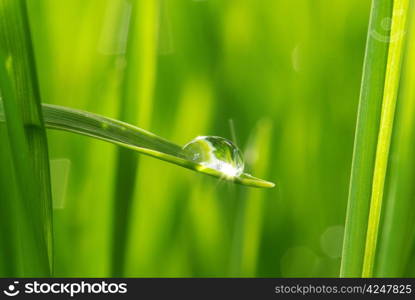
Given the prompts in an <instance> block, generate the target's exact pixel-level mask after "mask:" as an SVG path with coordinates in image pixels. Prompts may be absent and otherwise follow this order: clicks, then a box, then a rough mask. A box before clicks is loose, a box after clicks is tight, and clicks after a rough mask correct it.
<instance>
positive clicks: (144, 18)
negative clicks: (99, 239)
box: [111, 0, 158, 277]
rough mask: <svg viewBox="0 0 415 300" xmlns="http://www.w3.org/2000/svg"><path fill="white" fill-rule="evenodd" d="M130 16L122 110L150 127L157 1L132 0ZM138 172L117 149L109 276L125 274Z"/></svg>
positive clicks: (133, 158) (132, 158)
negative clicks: (110, 274)
mask: <svg viewBox="0 0 415 300" xmlns="http://www.w3.org/2000/svg"><path fill="white" fill-rule="evenodd" d="M131 5H132V15H131V21H130V22H131V23H130V30H129V38H128V45H127V54H126V62H127V66H126V69H125V72H124V78H123V83H122V85H121V91H122V95H121V111H120V115H119V118H120V119H121V120H123V121H125V122H128V123H132V124H137V123H139V124H140V125H141V126H143V127H149V125H150V124H149V123H150V116H151V110H152V100H153V89H154V77H155V76H154V73H155V64H156V57H155V56H156V52H157V51H156V37H157V35H156V29H157V15H158V12H157V10H158V1H143V0H138V1H131ZM137 169H138V156H137V155H136V154H135V153H134V152H132V151H128V149H125V148H119V149H118V153H117V166H116V177H115V182H114V185H115V188H114V196H113V207H114V210H113V222H114V223H113V236H112V241H111V242H112V245H111V248H112V260H111V273H112V276H114V277H120V276H123V275H124V267H125V256H126V247H127V238H128V233H129V226H130V218H131V204H132V201H133V197H134V188H135V182H136V177H137V176H136V175H137Z"/></svg>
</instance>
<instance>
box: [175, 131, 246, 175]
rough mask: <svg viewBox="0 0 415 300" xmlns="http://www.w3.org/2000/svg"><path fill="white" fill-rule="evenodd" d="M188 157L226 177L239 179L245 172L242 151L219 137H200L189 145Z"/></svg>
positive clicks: (186, 147) (187, 149) (187, 145)
mask: <svg viewBox="0 0 415 300" xmlns="http://www.w3.org/2000/svg"><path fill="white" fill-rule="evenodd" d="M183 150H184V152H185V155H186V157H187V158H188V159H189V160H191V161H194V162H196V163H198V164H200V165H202V166H205V167H208V168H211V169H215V170H217V171H219V172H221V173H223V174H224V176H225V177H228V178H229V177H237V176H239V175H241V174H242V173H243V171H244V160H243V156H242V152H241V150H239V148H238V147H237V146H236V145H235V144H234V143H232V142H231V141H230V140H227V139H225V138H222V137H219V136H198V137H197V138H195V139H193V140H192V141H190V142H189V143H187V144H186V145H185V146H184V147H183Z"/></svg>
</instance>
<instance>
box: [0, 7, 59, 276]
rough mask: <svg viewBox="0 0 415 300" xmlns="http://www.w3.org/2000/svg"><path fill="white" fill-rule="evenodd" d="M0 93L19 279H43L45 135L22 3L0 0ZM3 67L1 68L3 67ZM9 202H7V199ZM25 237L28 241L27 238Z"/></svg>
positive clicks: (46, 259)
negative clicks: (18, 218)
mask: <svg viewBox="0 0 415 300" xmlns="http://www.w3.org/2000/svg"><path fill="white" fill-rule="evenodd" d="M0 51H1V52H2V53H3V55H2V59H1V62H0V63H1V65H2V66H1V71H0V73H1V80H0V84H1V86H0V89H1V91H2V95H3V100H4V110H5V116H6V121H7V126H8V134H9V139H10V145H11V150H12V155H13V163H14V168H15V171H16V177H17V182H18V186H19V190H20V193H21V194H22V199H23V200H24V205H23V207H24V208H23V210H24V211H21V213H22V214H23V213H24V214H26V215H24V217H25V218H28V222H30V226H31V228H27V230H28V231H27V232H25V236H23V237H22V238H23V239H24V240H22V244H23V248H25V249H26V250H27V248H26V245H25V243H26V242H27V243H30V240H31V239H33V241H32V242H33V245H31V246H30V245H27V246H28V247H30V248H31V249H32V250H33V252H28V251H24V253H23V255H24V256H27V260H34V261H33V262H27V261H26V264H24V270H25V273H24V274H25V275H27V276H47V275H49V274H50V272H51V269H52V261H53V259H52V201H51V190H50V174H49V159H48V150H47V141H46V133H45V128H44V124H43V118H42V112H41V106H40V93H39V86H38V80H37V75H36V66H35V61H34V53H33V46H32V40H31V33H30V28H29V21H28V17H27V8H26V1H24V0H0ZM6 64H7V66H6ZM9 201H13V199H9ZM29 236H30V237H29Z"/></svg>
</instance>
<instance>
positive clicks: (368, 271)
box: [362, 0, 409, 277]
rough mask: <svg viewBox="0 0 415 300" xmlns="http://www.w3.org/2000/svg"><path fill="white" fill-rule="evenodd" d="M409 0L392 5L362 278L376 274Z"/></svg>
mask: <svg viewBox="0 0 415 300" xmlns="http://www.w3.org/2000/svg"><path fill="white" fill-rule="evenodd" d="M408 4H409V0H395V1H394V4H393V15H392V30H391V41H390V46H389V53H388V63H387V70H386V78H385V89H384V95H383V103H382V114H381V120H380V128H379V137H378V144H377V150H376V161H375V170H374V174H373V185H372V196H371V200H370V212H369V220H368V228H367V236H366V247H365V256H364V261H363V271H362V276H363V277H371V276H373V268H374V262H375V255H376V245H377V238H378V232H379V222H380V215H381V211H382V199H383V191H384V186H385V177H386V171H387V167H388V161H389V149H390V144H391V136H392V129H393V121H394V118H395V108H396V99H397V95H398V89H399V79H400V71H401V62H402V53H403V48H404V47H403V46H404V40H405V39H404V36H405V33H406V17H407V14H408Z"/></svg>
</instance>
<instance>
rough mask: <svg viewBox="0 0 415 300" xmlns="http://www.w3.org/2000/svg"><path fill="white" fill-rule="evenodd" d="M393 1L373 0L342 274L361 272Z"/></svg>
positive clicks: (361, 90) (350, 274) (344, 275)
mask: <svg viewBox="0 0 415 300" xmlns="http://www.w3.org/2000/svg"><path fill="white" fill-rule="evenodd" d="M392 2H393V1H392V0H386V1H384V0H373V1H372V8H371V13H370V21H369V28H368V35H367V41H366V53H365V60H364V66H363V76H362V85H361V89H360V99H359V112H358V116H357V125H356V133H355V144H354V151H353V162H352V170H351V178H350V188H349V199H348V206H347V216H346V224H345V233H344V242H343V254H342V262H341V269H340V276H341V277H359V276H361V274H362V265H363V253H364V248H365V237H366V228H367V218H368V214H369V203H370V196H371V189H372V178H373V170H374V163H375V153H376V145H377V137H378V130H379V120H380V112H381V105H382V96H383V85H384V80H385V73H386V62H387V52H388V46H389V44H388V41H389V32H385V30H384V29H383V27H382V21H384V20H387V19H388V18H390V17H391V15H392Z"/></svg>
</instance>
